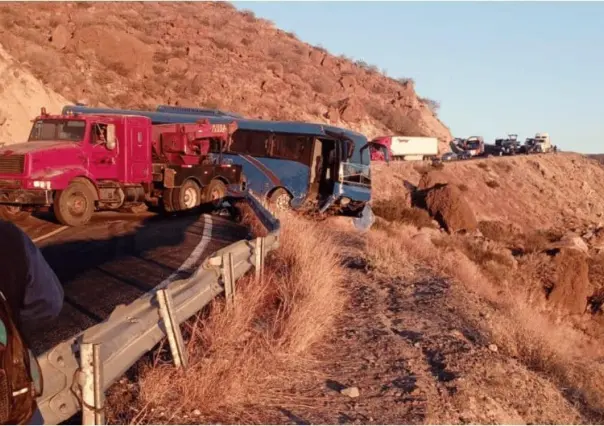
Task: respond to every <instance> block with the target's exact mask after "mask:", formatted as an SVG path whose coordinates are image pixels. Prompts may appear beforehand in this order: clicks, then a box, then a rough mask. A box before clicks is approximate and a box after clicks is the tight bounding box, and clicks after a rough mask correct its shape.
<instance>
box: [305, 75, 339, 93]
mask: <svg viewBox="0 0 604 426" xmlns="http://www.w3.org/2000/svg"><path fill="white" fill-rule="evenodd" d="M310 87H312V89H313V90H314V91H315V92H317V93H321V94H325V95H329V94H330V93H332V92H333V91H334V87H335V85H334V82H333V81H332V80H331V79H330V78H329V77H325V76H318V77H316V78H314V79H312V80H311V81H310Z"/></svg>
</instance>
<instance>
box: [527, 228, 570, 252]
mask: <svg viewBox="0 0 604 426" xmlns="http://www.w3.org/2000/svg"><path fill="white" fill-rule="evenodd" d="M561 237H562V235H561V234H560V233H559V232H556V231H554V230H537V231H534V232H529V233H526V234H524V236H523V237H520V242H519V245H520V246H521V248H522V249H523V251H524V253H537V252H541V251H544V250H547V248H548V247H549V245H550V244H551V243H552V242H554V241H558V240H559V239H560V238H561Z"/></svg>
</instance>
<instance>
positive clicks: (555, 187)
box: [374, 153, 604, 231]
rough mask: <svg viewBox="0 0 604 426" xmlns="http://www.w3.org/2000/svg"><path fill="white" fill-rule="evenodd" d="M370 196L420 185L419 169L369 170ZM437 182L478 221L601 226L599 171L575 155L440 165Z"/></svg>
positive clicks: (603, 173)
mask: <svg viewBox="0 0 604 426" xmlns="http://www.w3.org/2000/svg"><path fill="white" fill-rule="evenodd" d="M374 168H375V176H376V191H375V197H376V198H377V199H378V200H380V199H388V198H392V197H394V196H395V195H400V194H401V193H402V192H401V191H403V192H404V186H403V182H404V181H407V182H410V183H412V184H413V185H417V184H418V183H419V182H420V176H421V174H422V172H423V171H424V167H421V166H418V164H414V163H412V162H411V163H410V162H404V163H403V162H401V163H391V165H390V166H389V167H388V166H386V165H385V164H379V163H376V164H375V165H374ZM438 172H439V173H438V178H437V179H438V180H442V181H443V182H449V183H452V184H453V185H455V186H456V187H458V188H459V189H460V191H461V192H462V193H464V194H466V195H467V198H468V202H469V203H470V206H471V208H472V210H473V211H474V212H475V213H476V216H477V219H478V220H499V221H506V222H510V223H512V224H514V225H515V226H517V227H520V228H522V229H524V230H526V231H534V230H539V229H546V228H560V229H572V228H579V227H584V226H588V225H597V224H600V225H601V226H604V216H603V213H602V212H603V211H604V188H603V187H602V181H603V180H604V168H602V167H601V165H600V163H598V161H597V160H595V159H591V158H589V157H587V156H584V155H581V154H571V153H559V154H542V155H531V156H516V157H503V158H487V159H480V160H472V161H460V162H454V163H450V164H446V165H445V167H444V168H443V169H442V170H439V171H438Z"/></svg>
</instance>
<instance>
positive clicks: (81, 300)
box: [18, 213, 247, 355]
mask: <svg viewBox="0 0 604 426" xmlns="http://www.w3.org/2000/svg"><path fill="white" fill-rule="evenodd" d="M18 225H19V226H20V227H21V228H22V229H24V230H25V231H26V232H27V233H28V235H30V237H31V238H32V239H34V241H36V244H37V245H38V246H39V247H40V249H41V251H42V253H43V254H44V257H45V258H46V260H47V261H48V263H49V264H50V266H51V267H52V268H53V270H54V271H55V273H56V274H57V276H58V277H59V279H60V280H61V283H62V284H63V288H64V290H65V304H64V306H63V311H62V312H61V315H60V316H59V318H58V319H56V320H54V321H52V322H49V323H46V324H40V326H39V327H37V328H36V329H35V330H28V331H27V333H28V334H29V335H30V336H31V340H32V346H33V347H32V350H33V351H34V352H35V353H36V354H37V355H38V354H41V353H42V352H44V351H46V350H48V349H50V348H52V347H53V346H55V345H56V344H58V343H60V342H61V341H63V340H65V339H68V338H69V337H71V336H73V335H74V334H76V333H78V332H80V331H82V330H85V329H86V328H88V327H90V326H92V325H94V324H96V323H99V322H101V321H103V320H104V319H106V318H107V317H108V316H109V314H110V313H111V312H112V311H113V309H114V308H115V307H116V306H117V305H119V304H127V303H130V302H132V301H134V300H136V299H137V298H138V297H140V296H141V295H143V294H144V293H145V292H146V291H148V290H150V289H152V288H153V287H155V286H157V285H158V284H160V283H162V282H163V281H164V280H169V281H171V280H173V279H182V278H185V277H186V276H187V275H189V274H190V273H191V272H192V271H193V270H195V269H196V268H197V267H198V266H199V265H200V264H201V262H202V261H203V260H204V259H205V258H206V257H208V256H209V255H210V254H211V253H213V252H214V251H216V250H218V249H220V248H222V247H225V246H227V245H229V244H231V243H233V242H235V241H238V240H241V239H243V238H245V237H246V235H247V229H246V228H244V227H243V226H241V225H238V224H236V223H234V222H232V221H231V220H229V219H228V218H225V217H222V216H217V215H202V214H189V215H185V216H177V217H169V218H165V217H160V216H157V215H154V214H152V213H145V214H144V215H132V214H119V213H99V214H97V215H95V217H94V218H93V220H92V221H91V222H90V223H89V224H88V225H86V226H83V227H77V228H70V227H62V226H61V225H59V224H57V223H56V222H54V220H53V219H52V217H51V216H48V217H30V218H28V219H27V220H25V221H23V222H21V223H19V224H18ZM183 264H184V265H183ZM183 266H185V267H186V266H188V268H184V269H185V270H183ZM179 269H180V270H179ZM176 271H178V273H175V272H176Z"/></svg>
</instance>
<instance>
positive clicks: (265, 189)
mask: <svg viewBox="0 0 604 426" xmlns="http://www.w3.org/2000/svg"><path fill="white" fill-rule="evenodd" d="M224 158H225V159H228V161H232V162H233V164H240V165H241V166H243V174H244V175H245V177H246V179H247V186H248V188H250V189H251V190H252V191H254V192H255V193H257V194H260V195H262V196H266V195H268V194H269V193H270V192H271V191H272V190H273V189H275V188H277V187H283V188H285V189H287V190H288V191H289V192H290V193H291V194H292V195H293V200H292V204H294V205H295V204H298V203H300V202H302V201H304V199H305V198H306V195H307V194H308V180H309V178H310V168H309V167H308V166H305V165H304V164H301V163H298V162H297V161H288V160H279V159H274V158H264V157H252V156H250V155H243V154H242V155H236V154H224Z"/></svg>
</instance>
